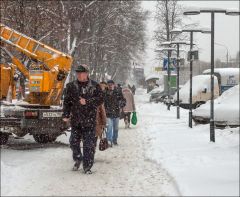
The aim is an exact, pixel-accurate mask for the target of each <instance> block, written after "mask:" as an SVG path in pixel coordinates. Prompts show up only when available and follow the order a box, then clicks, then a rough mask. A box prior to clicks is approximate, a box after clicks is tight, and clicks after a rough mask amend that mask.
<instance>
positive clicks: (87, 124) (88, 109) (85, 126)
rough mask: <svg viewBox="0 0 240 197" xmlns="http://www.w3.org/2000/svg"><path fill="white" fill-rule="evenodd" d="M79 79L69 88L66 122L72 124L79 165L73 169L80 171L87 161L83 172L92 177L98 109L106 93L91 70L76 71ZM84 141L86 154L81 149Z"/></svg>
mask: <svg viewBox="0 0 240 197" xmlns="http://www.w3.org/2000/svg"><path fill="white" fill-rule="evenodd" d="M75 71H76V74H77V80H75V81H73V82H70V83H68V84H67V86H66V92H65V97H64V101H63V121H65V122H68V121H70V122H71V127H72V130H71V136H70V139H69V142H70V147H71V149H72V156H73V160H74V161H75V164H74V166H73V170H74V171H76V170H78V169H79V167H80V164H81V162H83V170H84V173H86V174H91V173H92V172H91V168H92V166H93V163H94V153H95V133H96V132H95V127H96V115H97V107H98V106H99V105H101V104H102V103H103V93H102V90H101V88H100V86H99V84H98V83H97V82H95V81H93V80H91V79H89V68H88V66H87V65H85V64H82V65H79V66H77V68H76V69H75ZM80 141H82V142H83V154H82V152H81V149H80Z"/></svg>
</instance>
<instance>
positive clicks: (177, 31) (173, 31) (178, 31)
mask: <svg viewBox="0 0 240 197" xmlns="http://www.w3.org/2000/svg"><path fill="white" fill-rule="evenodd" d="M171 32H172V33H182V32H188V33H190V76H189V77H190V87H189V120H188V126H189V127H190V128H192V66H193V60H194V59H193V33H195V32H200V33H210V31H209V30H208V29H183V30H180V29H174V30H172V31H171Z"/></svg>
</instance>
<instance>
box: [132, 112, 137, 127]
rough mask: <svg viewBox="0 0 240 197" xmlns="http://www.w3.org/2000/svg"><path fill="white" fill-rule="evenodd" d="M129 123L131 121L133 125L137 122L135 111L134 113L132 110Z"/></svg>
mask: <svg viewBox="0 0 240 197" xmlns="http://www.w3.org/2000/svg"><path fill="white" fill-rule="evenodd" d="M131 123H132V124H133V125H136V124H137V113H136V112H133V114H132V119H131Z"/></svg>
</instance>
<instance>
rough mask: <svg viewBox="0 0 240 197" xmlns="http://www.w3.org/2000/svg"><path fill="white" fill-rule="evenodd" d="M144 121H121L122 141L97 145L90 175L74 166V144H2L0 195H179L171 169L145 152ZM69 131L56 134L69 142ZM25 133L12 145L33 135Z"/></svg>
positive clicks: (120, 134) (120, 136) (26, 140)
mask: <svg viewBox="0 0 240 197" xmlns="http://www.w3.org/2000/svg"><path fill="white" fill-rule="evenodd" d="M139 102H144V101H141V99H140V100H139ZM139 105H140V103H139ZM139 116H141V115H139ZM139 118H140V117H139ZM141 126H142V125H141V124H140V123H139V124H138V125H137V126H136V127H134V128H130V129H128V130H125V129H124V128H123V127H124V126H123V121H121V124H120V130H119V146H114V147H113V148H109V149H108V150H106V151H103V152H100V151H97V153H96V156H95V164H94V167H93V168H92V170H93V174H92V175H85V174H83V171H82V170H80V171H77V172H73V171H71V167H72V165H73V162H72V160H71V151H70V148H69V147H66V146H61V144H58V145H56V147H51V146H47V147H43V148H40V149H39V148H37V149H36V148H34V149H30V150H12V149H4V148H3V149H2V150H1V178H2V180H1V188H2V189H1V195H3V196H9V195H10V196H13V195H17V196H21V195H24V196H26V195H31V196H33V195H39V196H42V195H47V196H50V195H54V196H71V195H72V196H73V195H78V196H79V195H91V196H96V195H100V196H103V195H113V196H117V195H126V196H132V195H137V196H140V195H143V196H150V195H155V196H156V195H158V196H159V195H164V196H168V195H179V193H178V189H177V186H176V184H175V182H174V180H173V179H172V178H171V177H170V176H169V175H168V173H167V172H166V171H165V170H164V169H162V168H161V166H160V165H158V164H157V163H155V162H153V161H151V160H150V159H147V158H146V157H145V151H146V148H147V147H146V146H148V144H147V143H146V140H145V139H144V137H143V135H142V130H141V129H139V128H140V127H141ZM68 137H69V136H68ZM68 137H66V136H64V135H63V136H60V137H59V138H58V140H59V141H61V142H65V143H68ZM26 138H27V137H25V140H22V139H18V140H16V139H14V140H13V141H12V142H11V141H10V142H11V146H12V147H14V145H12V144H14V141H15V143H16V141H18V143H20V144H22V145H23V144H28V143H29V142H31V141H32V139H31V137H28V138H29V139H26ZM27 142H28V143H27Z"/></svg>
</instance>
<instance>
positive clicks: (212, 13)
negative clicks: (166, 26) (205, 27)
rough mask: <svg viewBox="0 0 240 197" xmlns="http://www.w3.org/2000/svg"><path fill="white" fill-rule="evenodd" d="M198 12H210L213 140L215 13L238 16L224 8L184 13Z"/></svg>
mask: <svg viewBox="0 0 240 197" xmlns="http://www.w3.org/2000/svg"><path fill="white" fill-rule="evenodd" d="M200 13H210V14H211V107H210V141H212V142H215V128H214V126H215V124H214V31H215V30H214V20H215V13H225V14H226V15H231V16H238V15H240V12H239V10H224V9H211V8H206V9H195V10H188V11H185V12H184V13H183V14H184V15H198V14H200Z"/></svg>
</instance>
